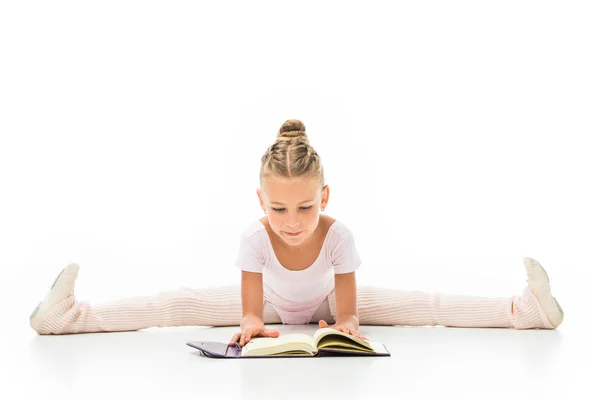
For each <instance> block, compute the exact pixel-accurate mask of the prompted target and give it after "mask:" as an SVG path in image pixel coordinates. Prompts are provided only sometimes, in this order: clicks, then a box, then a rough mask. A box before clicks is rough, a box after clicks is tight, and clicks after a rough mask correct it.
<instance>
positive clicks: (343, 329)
mask: <svg viewBox="0 0 600 400" xmlns="http://www.w3.org/2000/svg"><path fill="white" fill-rule="evenodd" d="M319 328H331V329H336V330H338V331H340V332H345V333H348V334H350V335H352V336H356V337H357V338H359V339H363V340H369V339H367V337H366V336H364V335H363V334H362V333H360V332H359V331H358V329H355V328H354V326H352V325H350V324H344V323H339V324H335V325H331V326H329V325H327V322H325V320H320V321H319Z"/></svg>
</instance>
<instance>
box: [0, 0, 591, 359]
mask: <svg viewBox="0 0 600 400" xmlns="http://www.w3.org/2000/svg"><path fill="white" fill-rule="evenodd" d="M599 17H600V15H599V12H598V6H597V5H596V4H595V3H594V2H523V1H508V2H501V3H500V2H498V3H496V2H494V3H490V2H477V1H471V2H418V3H415V2H410V3H402V4H396V3H395V2H368V3H367V2H349V1H344V2H339V1H336V2H312V1H310V2H309V1H304V2H297V3H288V2H285V3H284V2H275V1H272V2H257V1H253V2H233V3H232V2H224V1H222V2H219V3H218V4H211V5H208V4H204V3H202V2H192V1H188V2H183V1H181V2H157V1H150V2H149V1H143V2H141V1H140V2H132V1H104V2H100V3H90V2H76V1H70V2H65V1H57V2H39V3H34V2H4V3H2V5H1V6H0V58H1V63H0V190H1V195H0V267H1V269H2V278H1V282H2V288H1V290H0V300H1V303H0V304H1V305H2V314H3V317H2V322H1V323H2V330H1V333H2V335H3V336H4V335H7V337H8V338H11V335H13V336H12V337H14V336H17V333H18V337H19V338H21V340H23V338H26V339H25V340H29V339H31V338H32V337H35V336H36V334H35V332H33V330H31V328H29V325H28V316H29V314H30V312H31V311H32V310H33V308H35V306H36V305H37V303H38V301H40V300H41V299H42V298H43V296H44V295H45V294H46V292H47V290H48V288H49V286H50V285H51V284H52V281H53V280H54V278H55V277H56V275H57V274H58V273H59V272H60V270H61V269H62V268H63V267H64V266H66V265H67V264H68V263H71V262H76V263H78V264H79V265H80V266H81V270H80V274H79V278H78V281H77V285H76V296H77V297H78V298H79V299H85V300H88V301H90V302H92V303H94V302H100V301H108V300H115V299H119V298H124V297H130V296H136V295H143V294H152V293H155V292H158V291H161V290H167V289H176V288H178V287H180V286H189V287H198V288H199V287H204V286H212V285H221V284H227V283H237V282H238V281H239V270H238V269H237V268H236V267H235V266H234V264H233V261H234V260H235V256H236V252H237V246H238V240H239V235H240V234H241V232H242V230H243V229H244V228H245V227H246V226H247V225H248V224H250V223H251V222H252V221H253V220H254V219H256V218H260V217H261V216H262V215H263V214H262V210H261V208H260V206H259V202H258V199H257V197H256V193H255V189H256V188H257V186H258V172H259V166H260V158H261V156H262V154H263V152H264V151H265V150H266V149H267V147H268V146H269V145H270V144H272V143H273V141H274V140H275V138H276V135H277V131H278V129H279V127H280V125H281V124H282V123H283V122H284V121H285V120H287V119H292V118H293V119H300V120H302V121H303V122H304V124H305V126H306V132H307V135H308V138H309V140H310V142H311V144H312V145H313V147H314V148H315V149H316V150H317V152H318V153H319V154H320V155H321V157H322V161H323V164H324V168H325V180H326V183H327V184H329V185H330V187H331V198H330V202H329V205H328V207H327V210H326V213H327V214H329V215H331V216H333V217H334V218H336V219H339V220H340V221H342V222H344V223H345V224H346V225H347V226H349V227H350V228H351V229H352V230H353V233H354V235H355V238H356V243H357V246H358V250H359V254H360V255H361V258H362V260H363V264H362V266H361V267H360V269H359V272H357V277H358V280H359V283H368V284H375V285H381V286H386V287H393V288H398V289H407V290H424V291H439V292H444V293H460V294H473V295H481V296H494V297H495V296H510V295H514V294H520V293H521V291H522V289H523V287H525V285H526V282H525V279H526V274H525V270H524V267H523V265H522V257H524V256H529V257H533V258H536V259H537V260H539V261H540V262H541V263H542V265H543V266H544V268H546V270H547V271H548V273H549V275H550V281H551V283H552V289H553V293H554V295H555V296H556V297H557V298H558V299H559V301H560V303H561V305H562V306H563V309H564V310H565V314H566V316H565V321H564V324H563V326H561V329H563V332H571V334H572V335H581V336H580V337H581V338H584V337H586V338H588V333H589V332H591V329H592V328H594V327H597V320H596V318H595V317H594V316H595V315H597V308H596V307H595V305H597V304H598V302H597V298H595V297H594V293H595V292H596V290H597V288H596V284H597V276H598V273H597V269H598V267H599V266H600V256H599V255H598V252H597V250H598V243H599V242H600V240H599V239H600V233H599V228H598V227H599V226H600V212H599V210H598V204H600V193H599V190H598V181H599V177H598V171H600V159H599V157H598V153H599V149H600V148H599V146H598V144H597V140H598V139H597V137H598V133H599V127H600V126H599V125H600V123H599V110H600V97H599V94H598V93H599V90H600V79H599V74H598V71H599V70H600V60H599V53H598V49H599V44H600V43H599V40H598V38H599V37H600V29H599V27H598V20H599ZM593 303H595V305H593ZM13 332H14V333H13ZM590 337H591V336H590ZM582 340H583V339H582ZM586 340H587V339H586ZM3 342H4V340H3ZM585 343H587V344H586V348H585V350H587V351H589V350H592V352H595V351H596V350H595V349H594V347H596V349H597V345H596V344H594V343H593V342H591V341H590V342H585ZM11 347H12V350H11V351H12V352H13V353H11V354H16V353H18V350H15V348H14V347H13V346H11ZM7 351H8V350H7ZM582 351H584V350H582ZM590 365H591V364H590Z"/></svg>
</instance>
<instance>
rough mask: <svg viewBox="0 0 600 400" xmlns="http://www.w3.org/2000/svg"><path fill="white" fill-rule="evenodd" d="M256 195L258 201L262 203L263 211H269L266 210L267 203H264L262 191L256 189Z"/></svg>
mask: <svg viewBox="0 0 600 400" xmlns="http://www.w3.org/2000/svg"><path fill="white" fill-rule="evenodd" d="M256 195H257V196H258V201H259V202H260V207H261V208H262V209H263V211H267V210H266V209H265V202H264V201H263V198H262V195H261V193H260V189H256Z"/></svg>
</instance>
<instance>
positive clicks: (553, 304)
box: [328, 258, 563, 329]
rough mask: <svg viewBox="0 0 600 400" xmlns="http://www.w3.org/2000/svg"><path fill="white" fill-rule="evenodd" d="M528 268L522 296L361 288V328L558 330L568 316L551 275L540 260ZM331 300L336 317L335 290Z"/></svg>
mask: <svg viewBox="0 0 600 400" xmlns="http://www.w3.org/2000/svg"><path fill="white" fill-rule="evenodd" d="M524 264H525V267H526V269H527V274H528V278H529V279H528V282H529V284H528V286H527V287H526V288H525V289H524V291H523V295H522V296H511V297H507V298H502V297H500V298H487V297H476V296H462V295H447V294H440V293H425V292H419V291H403V290H395V289H387V288H377V287H372V286H359V287H358V288H357V308H358V314H359V315H358V317H359V321H360V324H361V325H417V326H422V325H443V326H452V327H472V328H475V327H477V328H516V329H529V328H545V329H554V328H556V327H557V326H558V325H560V323H561V322H562V319H563V312H562V309H561V308H560V305H559V304H558V302H557V301H556V299H555V298H554V297H552V294H551V292H550V285H549V281H548V277H547V275H546V273H545V271H544V269H543V268H542V267H541V265H539V263H538V262H537V261H535V260H533V259H531V258H526V259H525V260H524ZM328 299H329V304H330V309H331V311H332V313H333V315H334V317H335V291H334V292H333V293H331V294H330V295H329V297H328Z"/></svg>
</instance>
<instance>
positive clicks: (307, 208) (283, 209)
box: [271, 206, 312, 212]
mask: <svg viewBox="0 0 600 400" xmlns="http://www.w3.org/2000/svg"><path fill="white" fill-rule="evenodd" d="M311 208H312V206H308V207H300V209H301V210H303V211H306V210H310V209H311ZM271 209H272V210H273V211H277V212H283V211H285V208H273V207H271Z"/></svg>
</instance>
